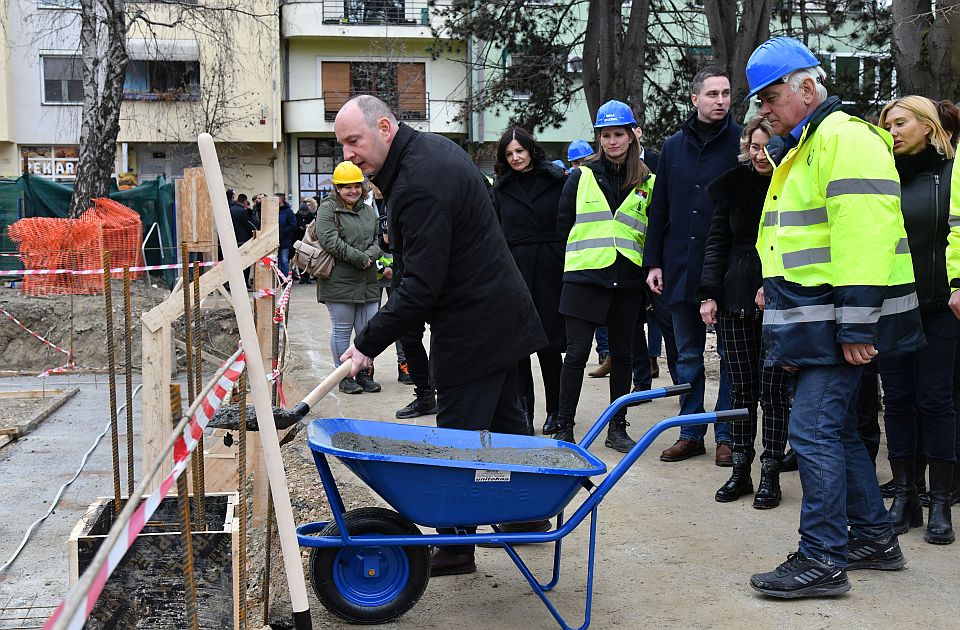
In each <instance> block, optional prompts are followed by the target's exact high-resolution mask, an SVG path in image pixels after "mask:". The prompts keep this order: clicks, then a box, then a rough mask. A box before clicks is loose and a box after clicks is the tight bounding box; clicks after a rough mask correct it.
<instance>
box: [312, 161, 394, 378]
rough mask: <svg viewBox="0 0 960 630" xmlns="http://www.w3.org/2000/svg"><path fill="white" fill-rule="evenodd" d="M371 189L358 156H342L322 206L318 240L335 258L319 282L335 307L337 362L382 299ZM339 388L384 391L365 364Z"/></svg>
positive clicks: (320, 296) (321, 296) (320, 294)
mask: <svg viewBox="0 0 960 630" xmlns="http://www.w3.org/2000/svg"><path fill="white" fill-rule="evenodd" d="M368 190H369V189H368V184H367V183H366V182H365V180H364V177H363V173H361V172H360V169H359V168H357V166H356V165H355V164H353V162H341V163H340V164H338V165H337V167H336V168H335V169H334V170H333V194H332V195H330V196H329V197H327V198H326V199H324V200H323V201H322V202H321V203H320V205H319V206H318V207H317V221H316V224H315V226H314V231H315V234H316V237H317V241H318V242H319V243H320V246H321V247H323V249H324V250H325V251H327V252H329V253H330V254H331V255H332V256H333V258H334V260H335V261H336V264H335V265H334V266H333V271H332V273H331V274H330V277H329V278H325V279H320V281H319V282H318V283H317V301H318V302H323V303H325V304H326V305H327V310H328V311H329V312H330V321H331V322H332V324H333V330H332V331H331V335H330V351H331V352H332V353H333V361H334V363H335V364H336V365H338V366H339V365H340V356H341V355H342V354H343V353H344V352H346V351H347V348H349V347H350V335H351V333H356V332H360V330H361V329H362V328H363V327H364V326H365V325H366V323H367V320H369V319H370V318H371V317H373V315H374V313H376V312H377V308H378V307H379V305H380V287H379V286H378V284H377V266H376V264H375V261H376V260H377V259H378V258H380V254H381V252H380V247H379V246H378V244H377V213H376V211H375V210H374V209H373V208H371V207H370V206H369V205H367V204H366V203H364V202H363V199H364V197H366V195H367V192H368ZM340 391H341V392H344V393H346V394H359V393H362V392H379V391H380V385H379V384H378V383H377V382H375V381H374V380H373V369H372V368H370V369H368V370H361V371H360V372H359V373H358V374H357V376H356V379H353V378H349V377H348V378H345V379H343V380H341V381H340Z"/></svg>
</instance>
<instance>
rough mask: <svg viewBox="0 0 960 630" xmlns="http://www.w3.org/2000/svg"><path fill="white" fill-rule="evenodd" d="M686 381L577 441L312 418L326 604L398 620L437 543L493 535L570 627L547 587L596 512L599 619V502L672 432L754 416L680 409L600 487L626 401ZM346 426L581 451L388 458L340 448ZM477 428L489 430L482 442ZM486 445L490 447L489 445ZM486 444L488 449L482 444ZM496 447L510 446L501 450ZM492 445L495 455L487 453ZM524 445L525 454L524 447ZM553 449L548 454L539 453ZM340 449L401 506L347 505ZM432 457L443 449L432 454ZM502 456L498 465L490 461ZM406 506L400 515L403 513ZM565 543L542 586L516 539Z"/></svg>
mask: <svg viewBox="0 0 960 630" xmlns="http://www.w3.org/2000/svg"><path fill="white" fill-rule="evenodd" d="M689 389H690V387H689V386H688V385H676V386H671V387H664V388H658V389H652V390H648V391H643V392H636V393H631V394H627V395H625V396H621V397H620V398H618V399H617V400H615V401H614V402H613V403H611V405H610V406H609V407H607V409H606V410H605V411H604V412H603V414H601V416H600V418H599V419H598V420H597V422H596V423H595V424H594V425H593V426H592V427H591V428H590V430H589V431H588V432H587V434H586V435H585V436H584V437H583V439H582V440H580V443H579V444H570V443H567V442H559V441H557V440H551V439H548V438H542V437H533V436H525V435H507V434H503V433H487V432H480V433H478V432H475V431H461V430H457V429H440V428H435V427H421V426H411V425H404V424H394V423H387V422H376V421H368V420H350V419H343V418H323V419H317V420H313V421H312V422H311V423H310V425H309V428H308V434H307V440H308V442H309V444H310V449H311V450H312V451H313V457H314V460H315V461H316V464H317V469H318V470H319V472H320V479H321V481H322V482H323V488H324V491H325V492H326V495H327V499H328V501H329V504H330V509H331V511H332V513H333V521H332V522H329V521H326V522H318V523H308V524H306V525H301V526H300V527H298V528H297V538H298V540H299V542H300V545H302V546H304V547H310V548H311V553H310V564H309V566H310V581H311V584H312V585H313V589H314V591H315V592H316V594H317V597H318V598H319V600H320V602H321V603H322V604H323V605H324V606H325V607H326V608H327V609H328V610H329V611H330V612H332V613H333V614H335V615H337V616H338V617H340V618H341V619H344V620H346V621H348V622H351V623H358V624H375V623H385V622H387V621H390V620H392V619H395V618H397V617H399V616H401V615H402V614H404V613H405V612H407V611H408V610H410V608H412V607H413V605H414V604H416V603H417V601H418V600H419V599H420V597H421V596H422V595H423V592H424V590H426V587H427V581H428V580H429V578H430V554H429V548H430V546H431V545H463V544H479V543H488V544H490V543H492V544H495V545H499V546H501V547H502V548H503V550H504V551H506V552H507V555H509V556H510V559H511V560H513V562H514V563H515V564H516V565H517V568H518V569H520V572H521V573H522V574H523V576H524V577H525V578H526V579H527V582H529V583H530V587H531V588H532V589H533V591H534V593H536V594H537V595H538V596H539V597H540V599H541V600H542V601H543V603H544V605H546V607H547V609H548V610H549V611H550V614H552V615H553V617H554V619H556V620H557V623H559V624H560V627H561V628H564V629H567V630H569V629H570V626H568V625H567V623H566V622H565V621H564V619H563V617H562V616H561V615H560V613H559V612H558V611H557V609H556V608H555V607H554V605H553V604H552V603H551V602H550V600H549V598H548V597H547V592H548V591H550V590H552V589H553V588H554V587H555V586H556V585H557V583H558V582H559V581H560V555H561V541H562V539H563V538H564V537H565V536H567V535H568V534H569V533H570V532H572V531H573V530H574V529H575V528H576V527H578V526H579V525H580V524H581V523H582V522H583V521H584V519H585V518H586V517H587V516H588V515H589V516H590V542H589V560H588V563H587V594H586V605H585V612H584V621H583V625H581V626H580V629H581V630H582V629H583V628H586V627H588V626H589V625H590V612H591V600H592V596H593V567H594V559H595V544H596V537H597V509H598V507H599V505H600V502H601V501H602V500H603V498H604V497H605V496H606V495H607V493H608V492H610V490H611V489H612V488H613V486H614V485H615V484H616V483H617V482H618V481H619V480H620V478H621V477H623V475H624V474H625V473H626V472H627V470H628V469H629V468H630V466H632V465H633V463H634V462H636V461H637V458H638V457H640V455H642V454H643V452H644V451H645V450H647V448H648V447H649V446H650V444H652V443H653V441H654V440H655V439H656V438H657V436H659V435H660V434H661V433H662V432H663V431H665V430H667V429H670V428H673V427H678V426H680V425H683V424H700V423H707V422H716V421H718V420H721V421H723V420H726V421H736V420H743V419H746V418H747V417H748V416H747V412H746V410H743V409H738V410H733V411H721V412H714V413H700V414H691V415H686V416H677V417H673V418H668V419H666V420H662V421H660V422H658V423H657V424H655V425H654V426H652V427H651V428H650V429H649V430H648V431H647V432H646V433H644V435H643V437H641V438H640V440H639V441H638V442H637V445H636V446H634V447H633V449H631V450H630V452H629V453H627V454H626V455H625V456H624V457H623V459H621V460H620V462H619V463H618V464H617V465H616V466H615V467H614V468H613V470H611V471H610V473H609V474H607V476H606V477H605V478H604V479H603V480H602V481H599V483H597V484H594V482H593V481H591V477H595V476H597V475H602V474H603V473H605V472H606V470H607V468H606V465H605V464H604V463H603V462H602V461H600V460H599V459H598V458H597V457H595V456H594V455H592V454H591V453H590V452H589V451H588V450H587V449H588V448H589V447H590V445H591V444H592V443H593V441H594V440H595V439H596V438H597V436H598V435H600V432H601V431H602V430H603V428H604V427H605V426H606V425H607V423H608V422H609V421H610V420H611V418H613V416H614V415H615V414H616V413H617V412H618V411H619V410H621V409H622V408H624V407H630V406H634V405H637V404H640V403H642V402H645V401H648V400H652V399H655V398H661V397H664V396H671V395H677V394H682V393H685V392H687V391H689ZM338 434H346V435H356V436H362V437H363V438H367V439H377V438H383V439H386V440H402V441H404V443H417V444H421V445H424V447H425V449H426V450H427V451H429V450H430V447H438V448H437V449H435V450H436V451H437V452H439V453H443V452H447V453H449V449H451V448H452V449H464V450H465V451H466V450H469V451H470V452H480V453H483V452H484V449H494V451H493V452H494V453H496V452H508V451H511V452H514V453H516V452H518V451H517V449H544V448H552V449H554V450H552V451H551V452H554V453H557V452H558V451H556V450H555V449H557V448H559V449H567V450H568V452H559V453H560V454H561V455H570V456H573V457H575V458H577V462H578V465H577V466H566V467H556V468H549V467H543V466H531V465H525V464H523V463H509V461H506V462H505V461H504V460H503V459H501V460H500V463H494V462H495V461H497V459H498V458H497V457H486V456H481V457H478V458H477V459H476V460H474V461H469V460H467V459H466V458H459V457H457V458H446V459H445V458H440V457H437V456H430V457H422V456H414V455H412V454H407V455H404V454H385V453H383V452H373V451H364V450H362V449H360V448H350V447H344V446H343V443H342V441H341V442H340V443H339V445H337V442H338V438H337V437H336V436H338ZM478 436H479V438H478ZM481 441H482V442H483V443H482V444H480V443H479V442H481ZM478 447H482V448H479V450H478ZM496 449H505V450H504V451H496ZM486 452H487V453H490V451H486ZM521 452H522V451H521ZM539 452H543V451H539ZM328 455H333V456H335V457H337V458H338V459H339V460H340V461H341V462H343V464H344V465H346V466H347V467H348V468H349V469H350V470H351V471H353V472H354V474H356V475H357V476H358V477H359V478H360V479H362V480H363V481H364V482H365V483H366V484H367V485H369V486H370V488H372V489H373V490H374V491H375V492H376V493H377V494H378V495H380V497H381V498H383V500H384V501H386V502H387V503H388V504H389V505H390V506H391V507H393V508H394V509H393V510H388V509H384V508H375V507H365V508H359V509H355V510H350V511H349V512H348V511H346V510H345V509H344V504H343V500H342V499H341V497H340V492H339V490H338V489H337V484H336V482H335V481H334V478H333V474H332V472H331V470H330V464H329V463H328V462H327V456H328ZM431 455H433V454H431ZM489 460H493V461H489ZM581 490H584V491H586V494H585V496H584V499H583V502H582V503H581V504H580V506H579V507H578V508H577V509H576V511H575V512H574V513H573V516H571V517H570V519H569V520H566V521H564V517H563V510H564V508H566V507H567V505H568V504H569V503H570V502H571V501H572V500H573V498H574V497H575V496H576V495H577V494H578V493H579V492H580V491H581ZM394 510H396V511H394ZM554 517H555V518H556V524H557V526H556V529H554V530H552V531H548V532H540V533H503V532H501V531H500V528H499V526H500V525H501V524H504V523H519V522H527V521H535V520H542V519H552V518H554ZM417 525H421V526H424V527H429V528H437V527H447V528H453V529H454V531H455V533H453V534H424V533H421V531H420V529H419V528H418V527H417ZM479 525H489V526H491V527H492V528H493V532H492V533H469V532H468V531H467V529H466V528H468V527H474V526H479ZM550 542H552V543H555V544H554V550H553V551H554V559H553V573H552V577H551V579H550V581H549V582H547V583H546V584H542V583H540V582H539V580H538V579H537V578H536V577H534V575H533V573H532V572H531V571H530V569H529V568H528V567H527V565H526V564H525V563H524V562H523V560H522V559H521V558H520V556H519V555H518V554H517V552H516V550H515V549H514V545H519V544H528V543H550Z"/></svg>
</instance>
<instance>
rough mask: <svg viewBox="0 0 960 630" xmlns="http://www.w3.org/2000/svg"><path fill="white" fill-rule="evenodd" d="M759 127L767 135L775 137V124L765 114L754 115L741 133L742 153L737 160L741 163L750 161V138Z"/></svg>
mask: <svg viewBox="0 0 960 630" xmlns="http://www.w3.org/2000/svg"><path fill="white" fill-rule="evenodd" d="M757 129H759V130H760V131H762V132H763V133H765V134H767V137H769V138H772V137H773V126H771V125H770V123H769V122H767V119H766V118H764V117H763V116H754V117H753V118H751V119H750V120H749V121H747V124H746V126H745V127H744V128H743V133H742V134H740V155H738V156H737V161H738V162H740V163H741V164H749V163H750V138H752V137H753V132H754V131H756V130H757Z"/></svg>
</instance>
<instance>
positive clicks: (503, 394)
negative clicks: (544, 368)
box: [437, 365, 527, 554]
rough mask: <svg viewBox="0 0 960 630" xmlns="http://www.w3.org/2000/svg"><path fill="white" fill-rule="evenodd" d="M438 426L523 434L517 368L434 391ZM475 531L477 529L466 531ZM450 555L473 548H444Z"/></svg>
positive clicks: (450, 530) (445, 531) (442, 530)
mask: <svg viewBox="0 0 960 630" xmlns="http://www.w3.org/2000/svg"><path fill="white" fill-rule="evenodd" d="M437 426H438V427H443V428H445V429H465V430H468V431H484V430H485V431H492V432H494V433H513V434H519V435H525V434H526V433H527V423H526V421H525V420H524V419H523V414H522V413H521V412H520V405H519V404H518V402H517V367H516V365H514V366H511V367H509V368H507V369H505V370H501V371H500V372H495V373H493V374H491V375H489V376H484V377H483V378H480V379H477V380H475V381H471V382H469V383H466V384H464V385H458V386H457V387H450V388H442V389H438V390H437ZM466 530H467V531H468V532H471V533H473V532H476V531H477V528H476V527H468V528H466ZM455 531H456V530H455V529H453V528H447V527H443V528H438V529H437V532H438V533H440V534H452V533H454V532H455ZM445 548H446V549H447V551H449V552H451V553H470V554H472V553H473V551H474V549H473V545H447V546H445Z"/></svg>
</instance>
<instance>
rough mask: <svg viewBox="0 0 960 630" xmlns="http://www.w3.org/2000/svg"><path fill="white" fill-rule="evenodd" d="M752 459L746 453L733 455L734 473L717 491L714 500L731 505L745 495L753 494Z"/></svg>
mask: <svg viewBox="0 0 960 630" xmlns="http://www.w3.org/2000/svg"><path fill="white" fill-rule="evenodd" d="M751 459H752V458H751V457H749V456H748V455H747V454H746V453H741V452H735V453H734V454H733V472H732V473H731V474H730V478H729V479H728V480H727V483H725V484H723V485H722V486H720V489H719V490H717V493H716V495H714V497H713V498H714V499H716V500H717V501H718V502H720V503H729V502H730V501H736V500H737V499H739V498H740V497H742V496H744V495H747V494H753V479H751V478H750V465H751V461H750V460H751Z"/></svg>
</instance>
